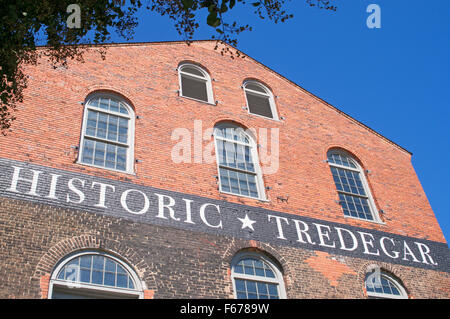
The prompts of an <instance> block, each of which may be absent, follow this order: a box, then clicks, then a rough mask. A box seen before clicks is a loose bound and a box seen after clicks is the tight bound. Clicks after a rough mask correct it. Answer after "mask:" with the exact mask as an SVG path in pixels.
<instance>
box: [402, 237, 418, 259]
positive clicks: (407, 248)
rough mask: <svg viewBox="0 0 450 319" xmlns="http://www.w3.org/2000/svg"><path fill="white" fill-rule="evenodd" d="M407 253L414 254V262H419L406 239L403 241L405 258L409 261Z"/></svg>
mask: <svg viewBox="0 0 450 319" xmlns="http://www.w3.org/2000/svg"><path fill="white" fill-rule="evenodd" d="M406 255H410V256H412V258H413V261H414V262H416V263H418V262H419V260H418V259H417V258H416V256H414V254H413V252H412V250H411V248H409V246H408V244H407V243H406V241H403V260H406V261H409V260H408V258H406Z"/></svg>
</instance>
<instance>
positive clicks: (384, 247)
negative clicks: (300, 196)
mask: <svg viewBox="0 0 450 319" xmlns="http://www.w3.org/2000/svg"><path fill="white" fill-rule="evenodd" d="M386 239H387V240H389V241H390V242H391V243H392V245H393V246H395V242H394V240H393V239H392V238H389V237H381V239H380V246H381V250H382V251H383V252H384V253H385V255H386V256H389V257H391V258H394V259H395V258H398V255H399V254H400V253H399V252H398V251H393V252H392V253H393V254H394V256H392V255H391V254H389V253H388V252H387V250H386V246H385V245H384V241H385V240H386Z"/></svg>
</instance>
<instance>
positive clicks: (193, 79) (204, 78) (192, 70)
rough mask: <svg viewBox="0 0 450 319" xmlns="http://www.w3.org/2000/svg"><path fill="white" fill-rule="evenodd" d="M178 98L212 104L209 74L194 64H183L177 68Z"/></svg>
mask: <svg viewBox="0 0 450 319" xmlns="http://www.w3.org/2000/svg"><path fill="white" fill-rule="evenodd" d="M178 74H179V78H180V96H183V97H187V98H191V99H194V100H198V101H202V102H207V103H211V104H214V97H213V93H212V85H211V78H210V77H209V74H208V73H207V72H206V71H205V70H203V69H202V68H200V67H199V66H197V65H194V64H183V65H181V66H180V67H179V68H178Z"/></svg>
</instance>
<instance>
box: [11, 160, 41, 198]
mask: <svg viewBox="0 0 450 319" xmlns="http://www.w3.org/2000/svg"><path fill="white" fill-rule="evenodd" d="M13 167H14V174H13V177H12V181H11V187H10V188H8V189H7V191H9V192H14V193H20V192H19V191H18V190H17V183H18V182H19V181H22V182H29V183H31V188H30V191H29V192H28V193H27V194H28V195H32V196H38V197H40V195H38V194H37V193H36V189H37V184H38V179H39V174H41V173H42V172H41V171H36V170H34V169H30V171H32V172H33V178H32V179H29V178H25V177H20V171H21V170H22V168H21V167H17V166H13Z"/></svg>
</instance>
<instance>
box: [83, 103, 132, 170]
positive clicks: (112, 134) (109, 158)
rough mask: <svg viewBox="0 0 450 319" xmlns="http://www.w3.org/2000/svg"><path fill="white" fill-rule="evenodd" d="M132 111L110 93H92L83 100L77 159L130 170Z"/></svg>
mask: <svg viewBox="0 0 450 319" xmlns="http://www.w3.org/2000/svg"><path fill="white" fill-rule="evenodd" d="M133 144H134V112H133V109H132V108H131V107H130V106H129V105H128V104H127V103H126V102H125V101H123V100H122V99H120V98H119V97H117V96H115V95H112V94H94V95H93V96H91V97H90V98H89V99H88V100H87V101H86V103H85V110H84V121H83V132H82V135H81V143H80V145H81V150H80V157H79V161H80V162H81V163H83V164H88V165H93V166H97V167H103V168H108V169H112V170H118V171H123V172H127V173H133V160H134V159H133Z"/></svg>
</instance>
